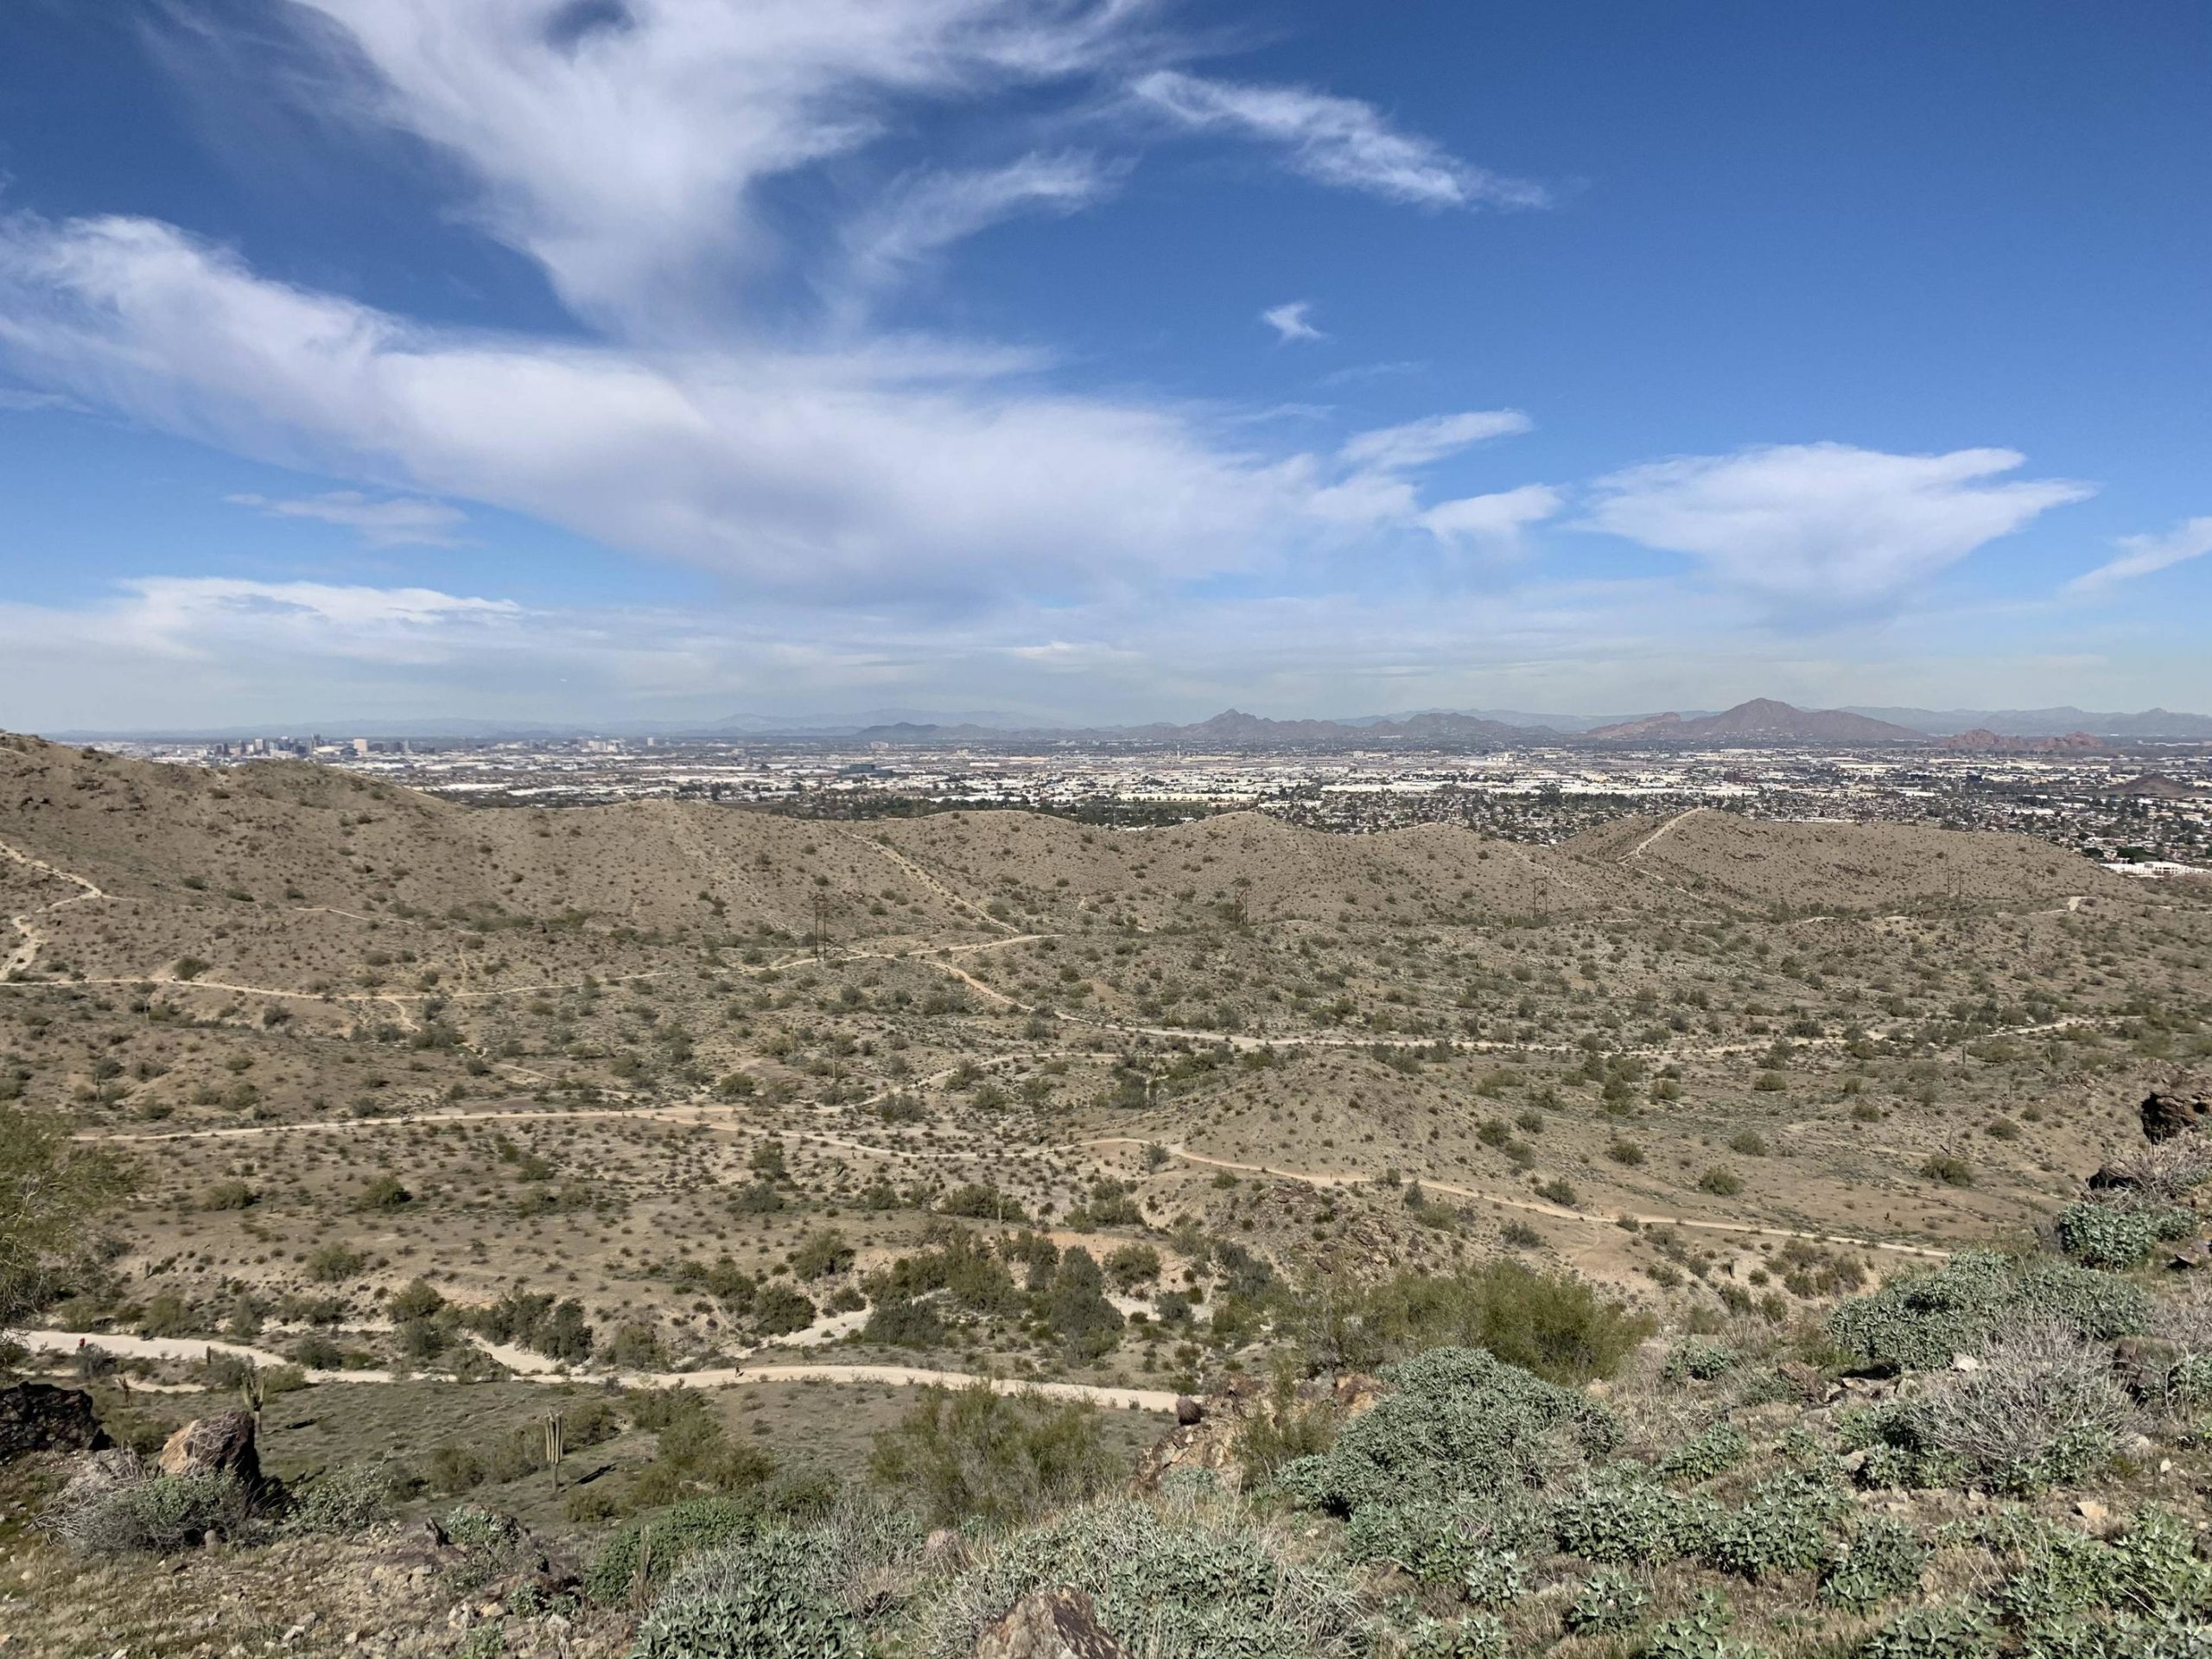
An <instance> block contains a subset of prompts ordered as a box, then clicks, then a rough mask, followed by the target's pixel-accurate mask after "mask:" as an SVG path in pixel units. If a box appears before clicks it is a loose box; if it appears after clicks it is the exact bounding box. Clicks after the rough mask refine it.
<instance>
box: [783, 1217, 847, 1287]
mask: <svg viewBox="0 0 2212 1659" xmlns="http://www.w3.org/2000/svg"><path fill="white" fill-rule="evenodd" d="M852 1265H853V1247H852V1246H851V1245H850V1244H849V1243H846V1242H845V1236H844V1235H843V1234H842V1233H841V1232H839V1231H837V1230H836V1228H834V1227H825V1228H823V1230H821V1231H820V1232H817V1233H809V1234H808V1235H807V1236H805V1237H804V1239H802V1240H800V1241H799V1245H798V1249H795V1250H793V1251H792V1252H791V1273H792V1274H793V1275H794V1276H795V1277H797V1278H800V1279H826V1278H828V1277H829V1276H830V1275H831V1274H838V1273H844V1272H847V1271H849V1269H850V1268H851V1267H852Z"/></svg>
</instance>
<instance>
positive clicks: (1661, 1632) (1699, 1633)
mask: <svg viewBox="0 0 2212 1659" xmlns="http://www.w3.org/2000/svg"><path fill="white" fill-rule="evenodd" d="M1733 1618H1734V1615H1733V1614H1732V1612H1731V1611H1729V1607H1728V1604H1727V1602H1726V1600H1725V1599H1722V1598H1721V1597H1719V1596H1717V1595H1714V1594H1713V1593H1711V1592H1707V1593H1706V1594H1705V1595H1703V1596H1700V1598H1699V1599H1698V1605H1697V1607H1696V1609H1695V1610H1694V1611H1691V1612H1688V1613H1685V1614H1682V1615H1681V1617H1679V1618H1669V1619H1665V1620H1662V1622H1661V1623H1659V1624H1655V1625H1653V1626H1652V1627H1651V1634H1650V1636H1649V1637H1647V1638H1646V1639H1645V1641H1644V1643H1643V1647H1642V1648H1640V1649H1637V1651H1638V1652H1639V1653H1640V1654H1642V1655H1643V1659H1722V1656H1723V1655H1724V1654H1725V1653H1726V1650H1727V1649H1726V1644H1725V1643H1723V1642H1722V1640H1721V1637H1723V1636H1724V1635H1725V1634H1726V1631H1727V1629H1728V1626H1729V1624H1730V1623H1731V1622H1732V1619H1733Z"/></svg>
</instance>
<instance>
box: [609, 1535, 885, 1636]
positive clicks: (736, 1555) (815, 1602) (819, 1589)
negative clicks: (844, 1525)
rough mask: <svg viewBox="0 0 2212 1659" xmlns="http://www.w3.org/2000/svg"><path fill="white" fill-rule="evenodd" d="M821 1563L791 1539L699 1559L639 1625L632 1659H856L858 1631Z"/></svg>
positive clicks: (731, 1547)
mask: <svg viewBox="0 0 2212 1659" xmlns="http://www.w3.org/2000/svg"><path fill="white" fill-rule="evenodd" d="M820 1560H821V1558H820V1555H819V1553H818V1552H817V1549H816V1548H815V1547H814V1545H813V1544H812V1542H811V1541H810V1540H809V1539H808V1538H806V1537H805V1536H804V1535H798V1534H794V1533H789V1532H773V1533H767V1534H764V1535H761V1536H760V1537H757V1538H752V1539H747V1540H745V1541H741V1542H733V1543H727V1544H723V1545H721V1546H719V1547H717V1548H713V1549H709V1550H706V1551H703V1552H701V1553H699V1554H695V1555H693V1556H692V1558H691V1559H690V1560H688V1561H686V1562H685V1563H684V1564H683V1567H680V1568H678V1569H677V1572H676V1573H675V1574H674V1576H672V1577H671V1579H670V1580H669V1583H668V1587H667V1588H666V1589H665V1590H664V1591H663V1592H661V1594H660V1597H659V1599H658V1600H657V1601H655V1602H654V1604H653V1609H652V1611H651V1612H650V1613H648V1614H646V1615H645V1621H644V1623H642V1624H639V1627H638V1637H637V1642H636V1644H635V1645H634V1646H633V1647H632V1649H630V1654H631V1659H847V1656H852V1659H858V1656H859V1655H860V1653H861V1633H860V1627H859V1625H858V1624H856V1623H855V1620H854V1618H853V1617H852V1615H851V1614H850V1613H849V1612H848V1611H846V1610H845V1607H844V1606H843V1605H842V1603H841V1602H840V1601H839V1600H838V1599H836V1596H835V1595H834V1594H832V1593H831V1592H830V1590H829V1588H828V1587H827V1586H823V1585H822V1584H821V1583H820V1582H819V1581H818V1580H819V1577H820V1576H821V1575H820V1573H819V1571H818V1568H819V1566H820Z"/></svg>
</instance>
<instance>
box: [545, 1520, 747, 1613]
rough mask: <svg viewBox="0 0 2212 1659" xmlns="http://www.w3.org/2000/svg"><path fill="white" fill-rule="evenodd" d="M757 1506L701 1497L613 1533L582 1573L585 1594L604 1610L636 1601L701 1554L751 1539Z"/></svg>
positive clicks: (632, 1523) (633, 1522) (631, 1523)
mask: <svg viewBox="0 0 2212 1659" xmlns="http://www.w3.org/2000/svg"><path fill="white" fill-rule="evenodd" d="M760 1524H761V1522H760V1503H759V1502H758V1501H757V1500H756V1499H753V1498H749V1497H700V1498H693V1499H691V1500H690V1502H688V1503H678V1504H676V1505H674V1506H673V1507H671V1508H670V1509H666V1510H662V1511H661V1512H660V1513H658V1514H657V1515H653V1516H648V1517H646V1518H645V1519H644V1520H642V1521H632V1522H630V1523H629V1524H628V1525H626V1526H624V1527H621V1528H620V1529H617V1530H616V1532H615V1533H614V1535H613V1536H612V1537H610V1538H609V1539H608V1540H607V1542H606V1543H605V1544H604V1545H602V1546H601V1548H600V1552H599V1554H598V1556H597V1557H596V1558H595V1559H594V1560H593V1562H592V1564H591V1567H590V1569H589V1570H588V1572H586V1573H585V1574H584V1580H583V1587H584V1594H585V1595H586V1596H587V1597H588V1598H589V1599H591V1600H592V1601H594V1602H596V1603H597V1604H598V1605H601V1606H602V1607H615V1606H620V1605H624V1604H625V1603H627V1602H630V1601H632V1600H636V1599H640V1598H642V1597H643V1595H644V1594H645V1592H647V1591H648V1590H649V1589H651V1588H652V1586H655V1585H658V1584H662V1583H665V1582H666V1581H667V1579H668V1575H669V1574H670V1573H672V1572H674V1571H675V1570H676V1569H677V1567H680V1566H682V1565H683V1562H684V1561H685V1560H689V1559H690V1557H691V1556H692V1555H693V1554H696V1553H697V1552H698V1551H700V1550H702V1549H708V1548H714V1547H715V1546H717V1545H721V1544H728V1543H733V1542H738V1541H745V1540H748V1539H751V1538H753V1537H754V1536H756V1535H758V1534H759V1533H760Z"/></svg>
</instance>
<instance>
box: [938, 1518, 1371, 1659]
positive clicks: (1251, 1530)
mask: <svg viewBox="0 0 2212 1659" xmlns="http://www.w3.org/2000/svg"><path fill="white" fill-rule="evenodd" d="M1052 1585H1067V1586H1071V1587H1073V1588H1076V1589H1079V1590H1083V1591H1084V1592H1088V1593H1089V1594H1090V1596H1091V1597H1092V1598H1093V1599H1094V1600H1095V1601H1096V1604H1097V1606H1098V1614H1099V1622H1100V1624H1102V1625H1103V1627H1104V1628H1105V1629H1107V1630H1111V1631H1113V1632H1115V1633H1116V1635H1117V1636H1119V1637H1122V1640H1123V1641H1124V1642H1126V1643H1129V1644H1130V1646H1131V1649H1132V1650H1133V1651H1136V1652H1141V1653H1143V1654H1144V1655H1146V1656H1147V1659H1287V1656H1289V1655H1294V1654H1296V1655H1312V1656H1317V1659H1318V1656H1335V1655H1344V1654H1348V1653H1350V1652H1351V1651H1354V1650H1355V1643H1356V1641H1357V1638H1359V1637H1360V1636H1361V1634H1362V1630H1361V1627H1362V1624H1363V1620H1364V1618H1365V1613H1366V1608H1365V1605H1364V1603H1363V1599H1362V1598H1361V1597H1360V1595H1359V1594H1358V1592H1357V1590H1356V1588H1355V1587H1354V1586H1353V1585H1352V1584H1351V1582H1350V1581H1349V1580H1347V1579H1346V1578H1345V1577H1344V1573H1343V1572H1342V1570H1341V1569H1340V1568H1339V1567H1336V1566H1335V1565H1334V1564H1333V1563H1332V1562H1331V1561H1329V1560H1326V1559H1324V1560H1319V1561H1314V1562H1306V1561H1301V1560H1296V1559H1294V1557H1293V1556H1292V1554H1290V1553H1289V1552H1288V1551H1287V1549H1286V1548H1285V1546H1284V1544H1283V1542H1282V1541H1281V1539H1280V1538H1278V1537H1277V1536H1276V1535H1274V1533H1273V1532H1271V1531H1268V1530H1264V1529H1261V1528H1260V1527H1258V1526H1256V1525H1255V1524H1254V1523H1253V1522H1251V1521H1250V1520H1249V1518H1248V1517H1247V1516H1245V1515H1244V1514H1243V1512H1241V1511H1239V1510H1234V1509H1230V1510H1224V1511H1222V1512H1218V1513H1216V1512H1212V1511H1210V1510H1205V1508H1203V1507H1199V1508H1197V1509H1193V1510H1190V1511H1188V1512H1185V1513H1179V1514H1163V1513H1162V1512H1161V1511H1160V1510H1157V1509H1155V1508H1154V1507H1153V1506H1152V1505H1150V1504H1147V1503H1141V1502H1137V1501H1135V1500H1131V1499H1118V1500H1116V1501H1113V1502H1109V1503H1099V1504H1096V1505H1093V1506H1090V1507H1088V1508H1084V1509H1080V1510H1071V1511H1070V1512H1068V1513H1065V1514H1063V1515H1060V1516H1055V1517H1054V1518H1052V1520H1050V1521H1048V1522H1045V1523H1044V1524H1043V1525H1041V1526H1038V1527H1035V1528H1032V1529H1027V1530H1024V1531H1020V1532H1016V1533H1014V1534H1012V1535H1009V1536H1008V1537H1007V1539H1006V1541H1005V1542H1004V1544H1003V1545H1002V1546H1001V1547H1000V1548H996V1549H994V1550H992V1551H990V1552H989V1553H988V1554H986V1556H985V1557H984V1559H983V1560H981V1561H980V1562H978V1563H977V1564H976V1566H975V1567H971V1568H970V1569H969V1570H968V1571H967V1572H965V1573H963V1574H962V1575H961V1576H960V1577H959V1578H958V1579H957V1580H956V1581H955V1582H954V1583H953V1584H952V1585H951V1586H949V1587H948V1589H947V1591H946V1592H945V1593H944V1595H942V1596H940V1597H938V1599H935V1600H934V1601H932V1602H931V1604H930V1605H929V1606H928V1607H927V1609H926V1610H925V1614H924V1618H923V1622H922V1627H921V1629H920V1630H919V1632H918V1638H919V1639H918V1642H917V1643H916V1644H915V1652H916V1655H917V1659H969V1656H970V1655H972V1654H973V1653H974V1651H975V1648H976V1637H977V1635H978V1633H979V1632H980V1631H981V1630H982V1629H983V1627H984V1626H985V1625H987V1624H990V1623H991V1622H992V1621H993V1620H995V1619H996V1618H999V1617H1001V1615H1002V1614H1004V1613H1005V1611H1006V1610H1007V1608H1008V1607H1010V1606H1012V1605H1014V1602H1015V1601H1017V1600H1018V1599H1020V1598H1021V1597H1022V1596H1024V1595H1026V1594H1027V1593H1028V1592H1031V1591H1033V1590H1038V1589H1042V1588H1045V1587H1046V1586H1052ZM1361 1645H1363V1644H1361Z"/></svg>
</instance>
